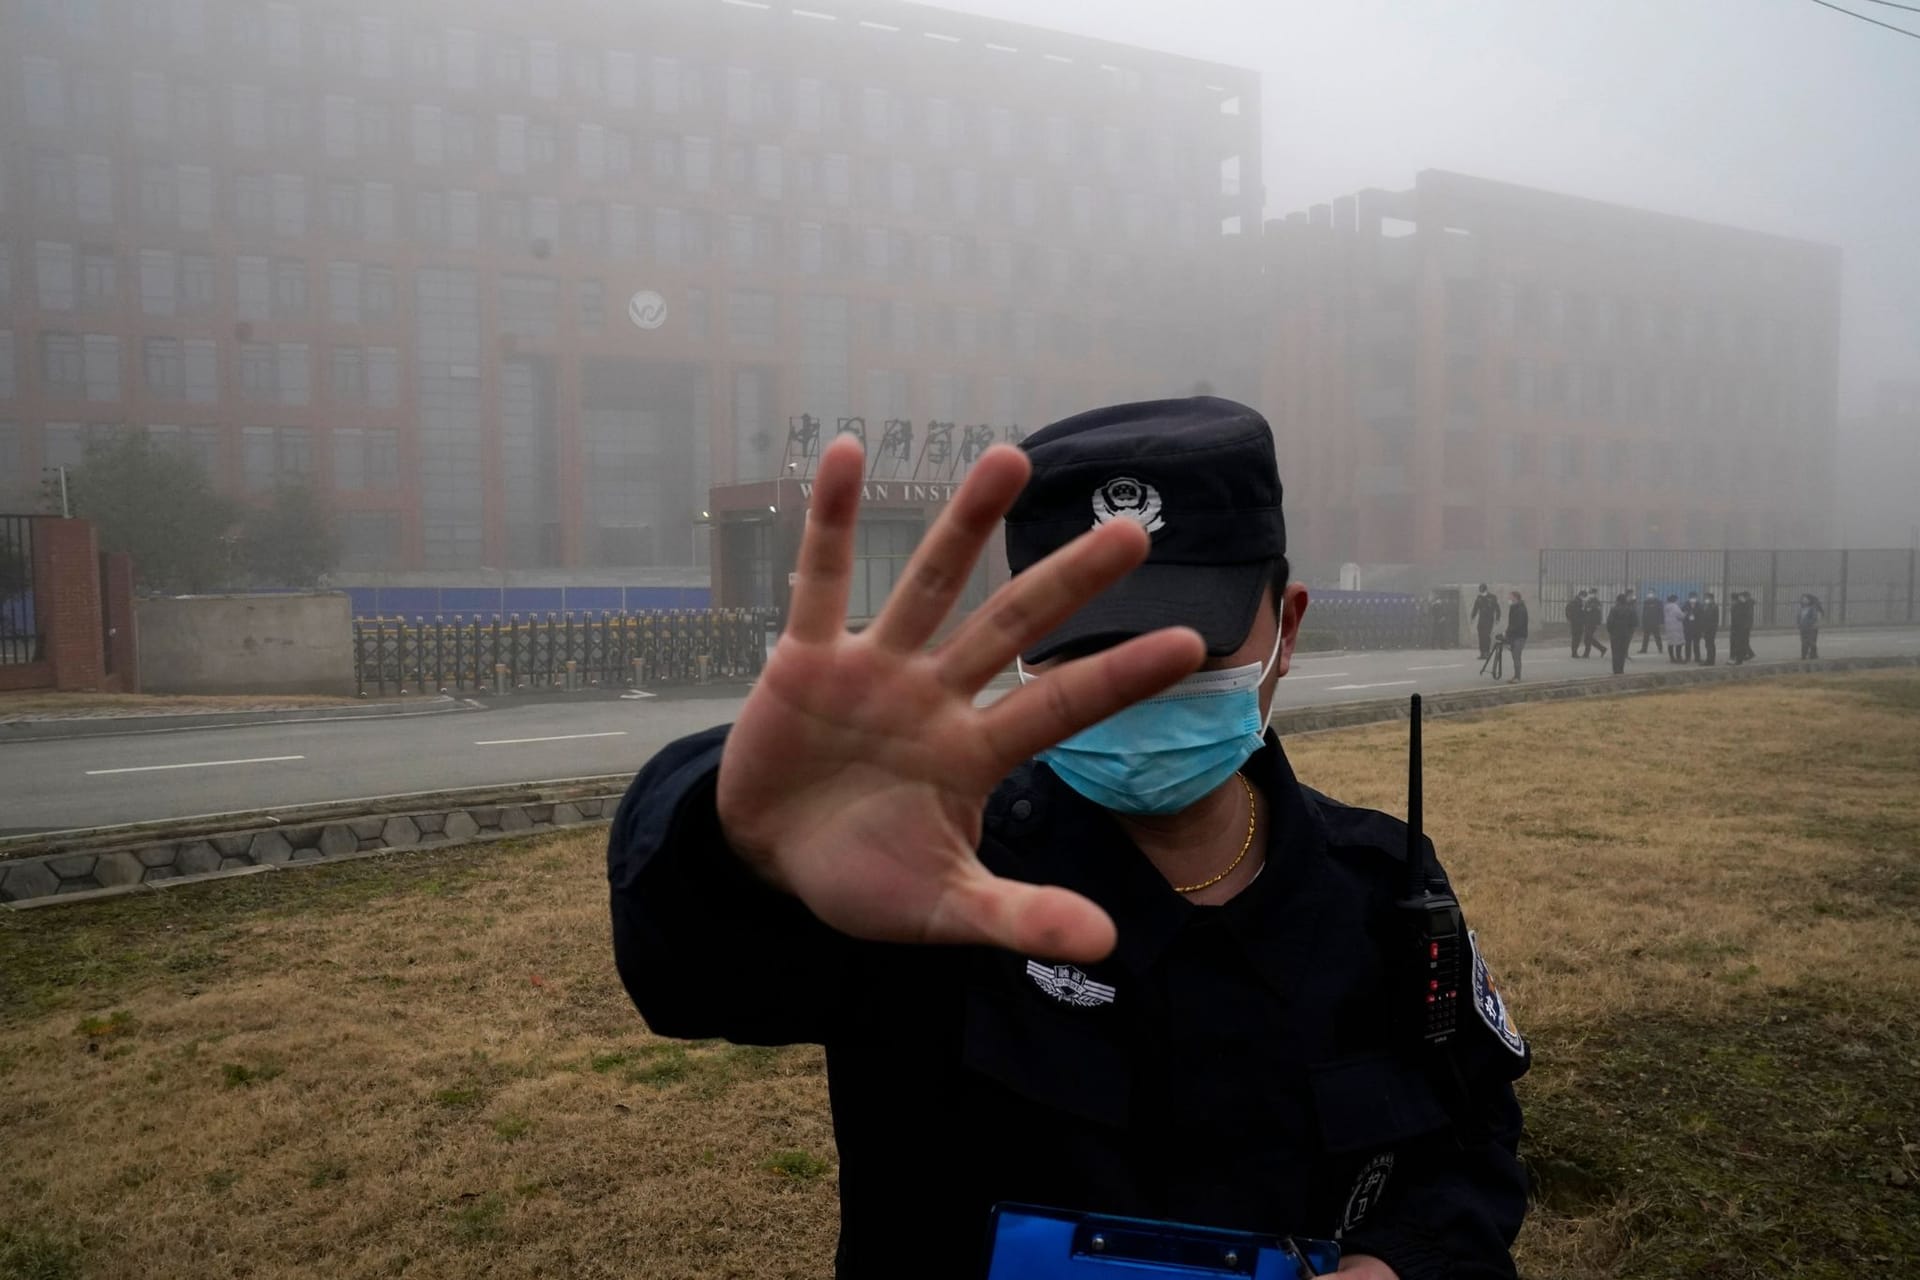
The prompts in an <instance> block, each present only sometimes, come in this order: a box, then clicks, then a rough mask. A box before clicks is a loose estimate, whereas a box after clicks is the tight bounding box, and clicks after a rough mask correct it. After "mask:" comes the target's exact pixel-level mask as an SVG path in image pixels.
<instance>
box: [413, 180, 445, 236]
mask: <svg viewBox="0 0 1920 1280" xmlns="http://www.w3.org/2000/svg"><path fill="white" fill-rule="evenodd" d="M413 231H414V235H416V236H417V237H419V240H420V242H421V243H422V244H445V243H446V242H447V197H446V193H445V192H443V191H422V192H420V193H418V194H417V195H415V196H414V198H413Z"/></svg>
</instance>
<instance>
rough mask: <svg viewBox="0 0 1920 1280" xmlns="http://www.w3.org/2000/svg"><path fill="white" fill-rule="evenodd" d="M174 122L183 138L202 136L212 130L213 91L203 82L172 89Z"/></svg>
mask: <svg viewBox="0 0 1920 1280" xmlns="http://www.w3.org/2000/svg"><path fill="white" fill-rule="evenodd" d="M173 111H174V124H175V126H176V131H177V132H178V133H179V134H180V136H181V137H183V138H204V137H206V136H207V135H208V134H209V133H212V132H213V93H212V91H211V90H209V89H208V88H207V87H206V86H205V85H203V84H183V85H181V86H179V87H178V88H177V89H176V90H175V91H174V107H173Z"/></svg>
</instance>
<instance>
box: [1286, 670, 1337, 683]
mask: <svg viewBox="0 0 1920 1280" xmlns="http://www.w3.org/2000/svg"><path fill="white" fill-rule="evenodd" d="M1352 674H1353V672H1351V671H1322V672H1321V673H1320V674H1319V675H1313V676H1295V675H1289V676H1286V677H1284V678H1285V679H1288V680H1294V681H1299V680H1338V679H1339V678H1340V677H1341V676H1350V675H1352Z"/></svg>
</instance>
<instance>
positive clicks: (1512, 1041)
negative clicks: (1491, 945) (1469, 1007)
mask: <svg viewBox="0 0 1920 1280" xmlns="http://www.w3.org/2000/svg"><path fill="white" fill-rule="evenodd" d="M1467 945H1468V946H1469V947H1470V948H1471V949H1472V951H1473V1007H1474V1008H1475V1009H1476V1010H1478V1011H1479V1014H1480V1021H1482V1022H1484V1023H1486V1024H1487V1029H1488V1030H1489V1031H1491V1032H1493V1034H1494V1035H1495V1036H1496V1037H1497V1038H1498V1039H1499V1041H1500V1043H1501V1044H1504V1045H1505V1046H1507V1048H1508V1049H1509V1050H1510V1051H1512V1052H1513V1054H1514V1055H1515V1056H1517V1057H1521V1058H1524V1057H1526V1056H1527V1040H1526V1037H1525V1036H1523V1035H1521V1034H1520V1028H1518V1027H1516V1026H1514V1025H1513V1010H1512V1009H1510V1008H1509V1007H1508V1006H1507V1000H1506V997H1505V996H1503V995H1501V994H1500V988H1499V986H1498V985H1497V984H1496V983H1495V982H1494V980H1493V974H1492V973H1491V972H1489V971H1488V969H1487V962H1486V959H1485V958H1484V957H1483V956H1482V955H1481V954H1480V937H1479V935H1478V934H1476V933H1475V932H1473V931H1472V930H1471V929H1469V930H1468V931H1467Z"/></svg>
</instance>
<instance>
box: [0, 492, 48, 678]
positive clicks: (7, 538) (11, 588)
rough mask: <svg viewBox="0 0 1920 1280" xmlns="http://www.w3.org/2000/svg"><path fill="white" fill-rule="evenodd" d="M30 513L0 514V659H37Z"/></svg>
mask: <svg viewBox="0 0 1920 1280" xmlns="http://www.w3.org/2000/svg"><path fill="white" fill-rule="evenodd" d="M33 520H34V517H32V516H0V663H17V662H38V661H39V660H40V658H41V656H42V648H41V638H40V623H39V619H38V618H36V617H35V616H34V611H33Z"/></svg>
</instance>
